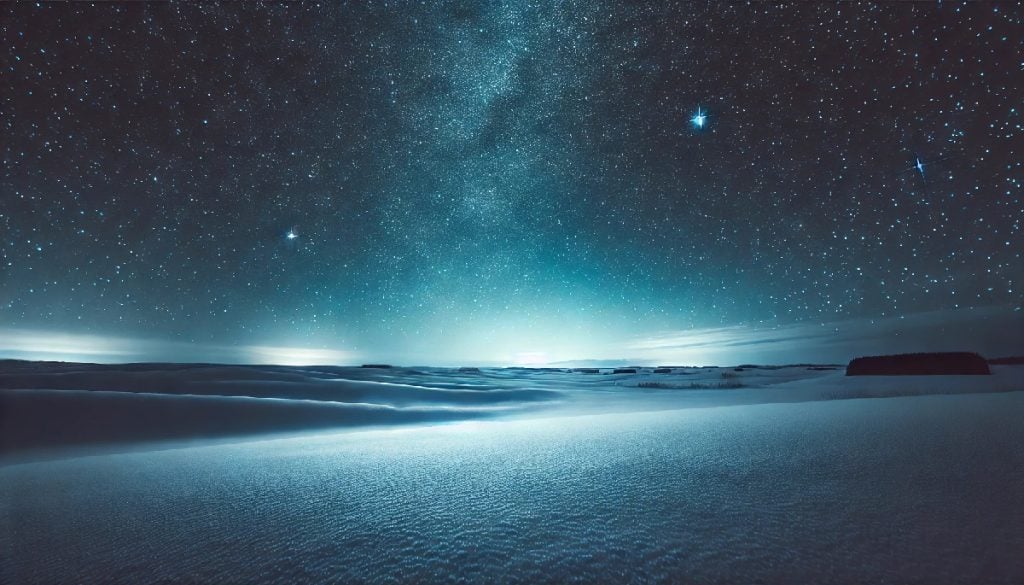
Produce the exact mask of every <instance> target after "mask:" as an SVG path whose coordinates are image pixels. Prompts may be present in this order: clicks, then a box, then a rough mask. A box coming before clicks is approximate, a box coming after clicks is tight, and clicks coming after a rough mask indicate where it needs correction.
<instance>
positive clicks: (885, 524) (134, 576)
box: [0, 389, 1024, 584]
mask: <svg viewBox="0 0 1024 585" xmlns="http://www.w3.org/2000/svg"><path fill="white" fill-rule="evenodd" d="M760 391H762V392H769V391H771V390H768V389H762V390H760ZM1021 420H1024V392H987V393H976V394H958V395H922V396H905V397H894V398H885V399H850V400H818V401H809V402H789V403H776V404H747V405H738V406H729V407H721V408H682V409H675V410H660V411H654V412H634V413H605V414H597V415H587V416H563V417H557V418H523V419H520V420H488V421H471V422H462V423H458V424H451V425H440V426H427V427H423V426H412V427H408V426H407V427H403V428H394V429H390V430H364V431H356V432H351V431H349V432H343V433H334V434H322V435H319V436H303V437H293V438H287V439H276V440H268V441H247V442H238V443H228V444H215V445H207V446H196V447H191V448H181V449H171V450H163V451H150V452H141V453H140V452H136V453H120V454H107V455H100V456H91V457H79V458H71V459H64V460H59V461H45V462H33V463H26V464H16V465H7V466H0V551H3V553H2V554H0V582H5V583H78V582H103V583H136V582H168V583H194V582H203V583H252V582H265V583H322V582H346V583H357V582H381V583H390V582H396V583H398V582H415V583H431V582H439V583H450V582H496V583H567V582H584V583H595V582H600V583H606V582H621V583H652V582H653V583H658V582H662V583H755V582H764V583H930V584H943V583H992V584H1003V583H1005V584H1010V583H1021V582H1024V556H1022V555H1021V554H1020V551H1021V550H1024V528H1022V527H1024V448H1022V445H1024V425H1021V424H1020V421H1021Z"/></svg>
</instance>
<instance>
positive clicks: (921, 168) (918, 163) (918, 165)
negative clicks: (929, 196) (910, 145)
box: [914, 158, 924, 177]
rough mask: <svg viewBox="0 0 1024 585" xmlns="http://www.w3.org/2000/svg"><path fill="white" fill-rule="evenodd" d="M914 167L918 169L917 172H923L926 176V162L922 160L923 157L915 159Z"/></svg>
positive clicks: (922, 174)
mask: <svg viewBox="0 0 1024 585" xmlns="http://www.w3.org/2000/svg"><path fill="white" fill-rule="evenodd" d="M914 168H915V169H917V172H919V173H921V176H922V177H923V176H924V163H923V162H921V159H919V158H915V159H914Z"/></svg>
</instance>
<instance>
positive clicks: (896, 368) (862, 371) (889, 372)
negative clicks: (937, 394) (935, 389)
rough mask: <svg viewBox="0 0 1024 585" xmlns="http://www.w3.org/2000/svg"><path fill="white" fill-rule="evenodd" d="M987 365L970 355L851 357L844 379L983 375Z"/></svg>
mask: <svg viewBox="0 0 1024 585" xmlns="http://www.w3.org/2000/svg"><path fill="white" fill-rule="evenodd" d="M990 373H991V372H990V371H989V369H988V362H986V361H985V358H983V357H981V356H980V355H978V354H976V353H971V352H941V353H903V354H896V355H881V356H866V357H859V358H855V359H853V360H851V361H850V364H849V365H848V366H846V375H847V376H935V375H987V374H990Z"/></svg>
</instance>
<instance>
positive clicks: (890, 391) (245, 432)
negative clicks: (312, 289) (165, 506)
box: [0, 361, 1024, 462]
mask: <svg viewBox="0 0 1024 585" xmlns="http://www.w3.org/2000/svg"><path fill="white" fill-rule="evenodd" d="M605 372H608V370H605ZM993 373H994V375H992V376H893V377H885V376H879V377H845V376H844V375H843V370H842V368H838V369H827V368H826V369H822V368H812V367H807V366H790V367H746V368H673V370H672V373H669V374H664V373H659V374H655V373H653V369H652V368H641V369H640V370H639V371H638V372H637V373H635V374H634V373H628V374H609V373H598V374H587V373H579V372H574V371H568V370H554V369H528V368H484V369H481V370H479V371H460V370H458V369H455V368H387V369H376V368H353V367H331V366H321V367H308V368H299V367H285V366H218V365H208V364H127V365H97V364H65V363H33V362H18V361H7V362H0V457H3V456H4V455H8V456H11V455H17V456H19V457H22V458H23V457H24V456H28V457H32V456H35V455H36V454H38V453H41V452H43V451H56V452H57V454H58V456H59V451H60V449H61V448H64V447H75V448H81V447H83V446H88V445H107V446H110V445H115V446H116V445H122V446H124V445H132V446H133V447H138V446H140V445H143V446H144V445H145V444H146V443H149V442H154V441H167V440H178V439H188V440H193V439H204V438H225V437H252V436H259V435H262V434H267V433H296V432H307V431H324V430H333V429H345V428H347V429H352V428H358V427H368V426H374V427H379V426H385V427H388V426H395V425H409V424H427V423H442V422H451V421H458V420H476V419H490V418H499V417H500V418H549V417H564V416H569V415H576V414H598V413H605V412H643V411H654V410H671V409H679V408H697V407H714V406H735V405H742V404H763V403H772V402H808V401H821V400H835V399H848V398H883V397H893V396H904V395H927V394H950V393H991V392H1007V391H1013V390H1024V376H1022V373H1024V367H1022V366H994V367H993ZM50 455H52V453H51V454H50ZM48 456H49V455H48ZM2 461H3V459H0V462H2Z"/></svg>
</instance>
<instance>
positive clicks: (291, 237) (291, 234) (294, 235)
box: [284, 230, 299, 240]
mask: <svg viewBox="0 0 1024 585" xmlns="http://www.w3.org/2000/svg"><path fill="white" fill-rule="evenodd" d="M284 237H286V238H288V239H289V240H294V239H295V238H297V237H299V234H297V233H295V230H288V233H287V234H285V236H284Z"/></svg>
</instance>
